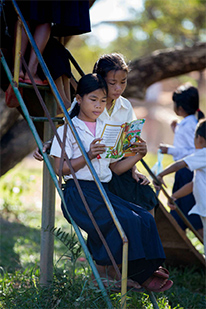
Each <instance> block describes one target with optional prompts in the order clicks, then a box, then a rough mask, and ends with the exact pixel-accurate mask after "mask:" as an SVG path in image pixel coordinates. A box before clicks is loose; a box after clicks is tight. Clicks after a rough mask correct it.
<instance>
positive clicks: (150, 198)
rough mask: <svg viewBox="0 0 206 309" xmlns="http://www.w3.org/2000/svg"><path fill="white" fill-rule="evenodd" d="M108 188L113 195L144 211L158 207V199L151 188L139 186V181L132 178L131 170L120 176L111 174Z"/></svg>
mask: <svg viewBox="0 0 206 309" xmlns="http://www.w3.org/2000/svg"><path fill="white" fill-rule="evenodd" d="M108 187H109V191H111V192H112V193H113V194H115V195H117V196H119V197H121V198H122V199H124V200H126V201H128V202H131V203H134V204H136V205H139V206H141V207H143V208H144V209H146V210H151V209H153V208H155V207H158V206H159V202H158V199H157V197H156V194H155V192H154V191H153V190H152V188H151V187H150V186H149V185H141V180H140V181H138V182H137V181H136V180H135V179H134V178H133V177H132V171H131V170H128V171H127V172H125V173H123V174H121V175H116V174H115V173H113V174H112V180H111V181H110V182H109V184H108Z"/></svg>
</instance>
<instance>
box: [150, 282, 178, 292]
mask: <svg viewBox="0 0 206 309" xmlns="http://www.w3.org/2000/svg"><path fill="white" fill-rule="evenodd" d="M172 286H173V281H172V280H167V282H166V283H165V284H164V285H163V287H161V289H159V290H154V291H153V292H156V293H159V292H164V291H167V290H169V289H170V288H171V287H172Z"/></svg>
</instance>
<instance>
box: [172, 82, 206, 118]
mask: <svg viewBox="0 0 206 309" xmlns="http://www.w3.org/2000/svg"><path fill="white" fill-rule="evenodd" d="M172 100H173V101H174V102H175V103H176V105H177V108H178V107H179V106H181V107H182V108H183V109H184V111H185V112H186V113H187V114H188V115H194V114H195V113H196V112H198V120H199V119H201V118H204V114H203V112H201V110H200V109H199V93H198V89H197V88H196V87H193V86H192V85H191V84H190V83H186V84H184V85H181V86H180V87H178V88H177V89H176V90H175V91H174V93H173V96H172Z"/></svg>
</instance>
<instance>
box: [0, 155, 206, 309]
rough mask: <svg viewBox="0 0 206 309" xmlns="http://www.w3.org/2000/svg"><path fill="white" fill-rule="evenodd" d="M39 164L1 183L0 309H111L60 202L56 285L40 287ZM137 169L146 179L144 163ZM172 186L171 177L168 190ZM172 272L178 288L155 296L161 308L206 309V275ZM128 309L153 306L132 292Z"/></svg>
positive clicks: (117, 303) (150, 158)
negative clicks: (96, 285) (95, 283)
mask: <svg viewBox="0 0 206 309" xmlns="http://www.w3.org/2000/svg"><path fill="white" fill-rule="evenodd" d="M156 159H157V158H156V156H155V155H151V154H148V155H147V156H146V158H145V161H146V162H147V164H148V165H149V166H150V167H152V166H153V165H154V164H155V162H156ZM31 162H33V161H31ZM169 163H171V160H170V158H169V156H168V157H167V156H165V157H164V160H163V165H164V166H166V165H168V164H169ZM38 164H39V165H36V164H35V167H34V166H33V165H34V164H31V163H30V164H25V161H23V162H22V163H20V164H19V165H18V166H17V167H16V168H14V169H13V170H11V171H10V172H9V173H7V174H6V175H5V176H4V177H2V178H1V180H0V196H1V199H0V207H1V214H2V216H1V218H0V225H1V238H0V239H1V254H0V265H1V268H0V308H3V309H7V308H9V309H13V308H18V309H26V308H28V309H32V308H34V309H37V308H39V309H40V308H41V309H44V308H45V309H50V308H51V309H53V308H55V309H56V308H57V309H58V308H64V309H68V308H85V309H90V308H91V309H93V308H101V309H102V308H107V304H106V303H105V300H104V297H103V296H102V293H101V291H100V290H99V289H98V288H97V287H95V286H94V285H93V283H92V281H91V269H90V266H89V264H88V263H87V261H86V260H85V259H84V253H83V252H82V249H81V247H80V244H79V242H78V240H77V237H76V235H75V234H74V231H73V228H72V227H71V226H70V225H69V224H68V223H67V221H66V220H65V219H64V217H63V215H62V213H61V210H60V200H59V199H58V198H57V203H56V217H55V220H56V222H55V227H53V228H50V230H49V232H50V233H52V234H53V235H54V237H55V244H54V276H53V281H52V283H51V285H50V286H49V287H43V286H41V285H40V274H39V260H40V234H41V199H42V196H41V182H42V164H41V163H38ZM30 166H32V168H30ZM138 168H139V169H140V171H141V172H142V173H144V174H145V169H144V167H143V166H142V165H141V164H140V163H139V164H138ZM172 183H173V178H172V176H171V178H170V179H169V181H168V187H169V189H170V188H171V186H172ZM188 237H189V238H190V239H191V241H192V243H193V245H195V246H196V248H198V250H199V251H200V252H203V246H202V245H201V244H200V243H199V241H198V240H197V238H196V237H194V235H193V234H192V233H190V232H188ZM169 271H170V274H171V280H173V281H174V285H173V287H172V288H171V289H170V290H169V291H166V292H164V293H159V294H158V293H156V294H155V296H156V298H157V302H158V305H159V308H160V309H165V308H173V309H176V308H185V309H193V308H194V309H197V308H198V309H201V308H206V299H205V272H204V270H202V269H197V268H195V267H186V268H170V269H169ZM108 294H109V299H110V301H111V303H112V306H113V308H117V309H118V308H121V295H120V294H116V293H112V292H110V291H108ZM127 308H134V309H136V308H142V309H143V308H144V309H145V308H153V306H152V304H151V302H150V299H149V296H148V294H147V293H136V292H133V291H128V293H127Z"/></svg>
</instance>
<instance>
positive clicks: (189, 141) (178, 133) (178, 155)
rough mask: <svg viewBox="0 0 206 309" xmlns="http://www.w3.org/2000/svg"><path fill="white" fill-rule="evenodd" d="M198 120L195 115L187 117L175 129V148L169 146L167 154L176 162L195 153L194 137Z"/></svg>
mask: <svg viewBox="0 0 206 309" xmlns="http://www.w3.org/2000/svg"><path fill="white" fill-rule="evenodd" d="M196 125H197V119H196V117H195V116H194V115H189V116H187V117H185V118H184V119H183V120H182V121H181V122H180V123H179V124H177V126H176V128H175V135H174V142H173V146H169V148H168V151H167V153H168V154H171V155H172V156H173V159H174V160H175V161H177V160H180V159H182V158H184V157H186V156H188V155H190V154H192V153H193V152H194V151H195V144H194V137H195V129H196Z"/></svg>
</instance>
